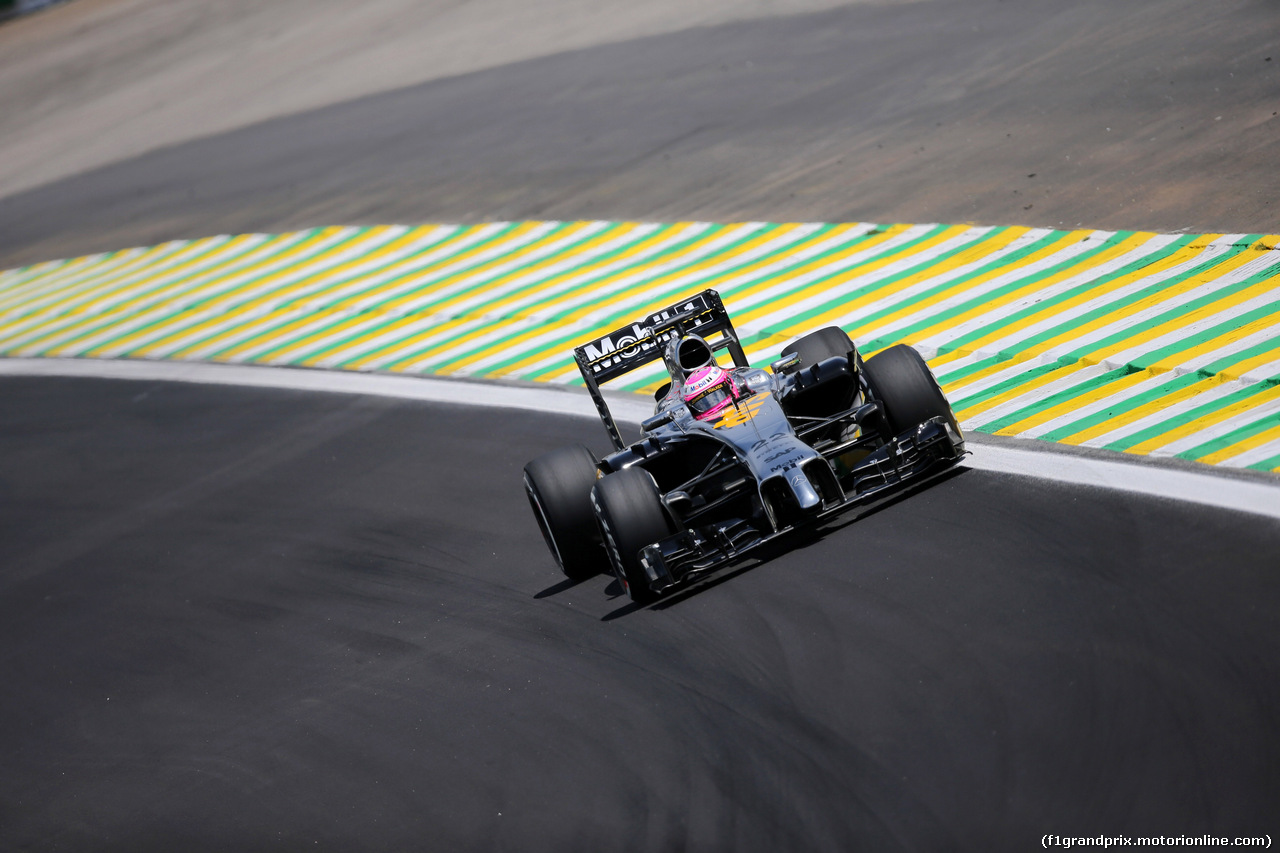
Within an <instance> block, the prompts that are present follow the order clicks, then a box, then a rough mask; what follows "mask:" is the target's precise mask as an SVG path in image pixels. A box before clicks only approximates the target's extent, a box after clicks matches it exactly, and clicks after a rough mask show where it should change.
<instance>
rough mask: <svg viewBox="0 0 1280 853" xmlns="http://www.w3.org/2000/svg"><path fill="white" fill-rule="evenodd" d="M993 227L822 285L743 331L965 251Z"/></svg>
mask: <svg viewBox="0 0 1280 853" xmlns="http://www.w3.org/2000/svg"><path fill="white" fill-rule="evenodd" d="M992 231H995V229H993V228H969V229H965V231H963V232H960V233H959V234H956V236H955V237H952V238H950V240H945V241H942V242H941V243H938V245H937V246H933V247H931V248H928V250H925V251H922V252H911V254H910V255H909V256H906V257H902V259H900V260H896V261H893V263H891V264H886V265H884V266H882V268H879V269H877V270H873V272H869V273H864V274H861V275H856V277H854V278H851V279H849V280H846V282H841V283H840V284H838V286H836V287H832V288H829V289H823V291H820V292H818V293H814V295H813V296H809V297H806V298H803V300H796V301H794V302H791V301H787V302H786V304H785V305H783V306H782V307H780V309H778V310H776V311H772V313H769V314H764V315H762V316H758V318H755V319H754V320H751V321H750V323H748V324H745V325H744V327H742V329H740V333H742V332H745V333H749V334H754V333H762V332H767V330H769V329H771V328H772V327H773V325H774V324H783V325H785V324H787V321H788V320H790V319H791V318H794V316H796V315H799V314H804V313H806V311H810V310H813V309H815V307H819V306H822V305H827V304H829V302H832V301H833V300H836V298H840V297H842V296H846V297H847V296H850V295H852V293H856V292H859V291H861V289H864V288H870V287H872V286H874V284H876V283H878V282H883V280H886V279H888V278H892V277H895V275H899V274H900V273H904V272H906V270H909V269H913V268H915V266H919V265H920V264H927V263H932V261H936V260H937V259H938V257H942V256H945V255H952V254H956V252H960V251H964V250H965V248H966V247H969V246H973V245H974V243H977V242H979V241H980V240H982V238H983V237H986V236H987V234H989V233H991V232H992ZM993 254H995V252H993ZM983 263H989V257H986V259H983ZM952 273H954V270H952ZM803 278H808V277H803ZM940 278H941V277H940ZM803 283H808V282H803ZM783 284H786V286H787V287H788V289H797V288H795V287H792V282H791V280H787V282H783ZM919 288H920V284H915V286H913V287H910V288H906V289H904V291H900V292H897V293H895V295H892V296H890V297H886V298H884V300H879V301H881V302H888V301H891V300H892V301H896V302H904V301H908V300H910V298H911V296H910V295H909V292H911V293H914V292H918V291H919ZM756 301H760V300H756ZM735 307H736V306H735ZM736 310H739V311H741V310H744V309H739V307H736ZM872 311H874V309H872V307H869V306H868V307H864V309H861V310H860V311H859V313H860V314H863V316H865V315H867V314H869V313H872Z"/></svg>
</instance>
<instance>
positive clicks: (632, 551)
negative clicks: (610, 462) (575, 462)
mask: <svg viewBox="0 0 1280 853" xmlns="http://www.w3.org/2000/svg"><path fill="white" fill-rule="evenodd" d="M591 500H592V502H593V503H594V504H595V510H596V520H597V521H598V522H599V524H600V533H601V535H602V537H603V539H604V546H605V551H607V552H608V554H609V562H610V563H612V565H613V572H614V574H615V575H617V577H618V581H619V583H621V584H622V588H623V589H624V590H626V593H627V596H628V597H629V598H630V599H631V600H632V601H635V602H638V603H641V604H645V603H648V602H650V601H652V600H653V599H654V598H655V597H656V596H655V593H654V592H653V590H651V589H650V588H649V577H648V575H646V574H645V573H644V567H643V566H642V565H641V564H640V550H641V549H642V548H644V547H645V546H646V545H652V544H653V543H654V542H657V541H659V540H661V539H665V538H667V537H668V536H670V535H671V534H672V533H675V532H676V531H675V527H674V525H672V523H671V520H670V519H669V518H667V513H666V510H665V509H664V508H663V506H662V499H661V498H660V497H659V495H658V484H657V483H656V482H654V479H653V475H651V474H650V473H649V472H648V471H645V470H644V469H642V468H624V469H623V470H621V471H617V472H615V473H613V474H609V475H607V476H606V477H604V478H603V479H601V480H600V481H599V482H597V483H596V487H595V488H594V489H593V490H592V492H591Z"/></svg>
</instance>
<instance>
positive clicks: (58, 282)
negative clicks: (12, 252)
mask: <svg viewBox="0 0 1280 853" xmlns="http://www.w3.org/2000/svg"><path fill="white" fill-rule="evenodd" d="M149 248H151V247H139V248H136V249H125V250H123V251H120V252H117V253H115V255H113V256H111V257H107V256H105V255H103V256H100V257H101V258H102V261H101V263H98V264H93V265H90V266H87V267H76V268H74V269H72V268H71V265H68V268H66V269H61V270H56V271H54V272H53V273H51V274H50V275H48V276H42V277H41V278H40V279H38V280H36V281H34V282H31V283H30V284H31V286H30V287H24V288H23V289H22V290H20V291H18V292H15V293H13V294H12V295H10V294H5V296H4V298H0V310H4V311H6V312H7V311H8V310H9V309H10V308H11V307H12V306H14V305H18V304H21V305H22V306H23V307H24V308H25V307H26V305H27V303H28V301H29V300H30V299H31V298H32V297H33V296H38V295H40V294H47V293H50V292H54V291H57V292H59V293H71V292H74V289H75V287H76V285H77V284H80V283H81V282H83V281H86V280H95V281H96V280H97V277H98V276H100V275H107V274H110V273H113V272H116V271H120V270H124V269H129V268H131V267H133V266H136V265H137V263H139V260H138V259H139V257H140V256H141V255H142V254H143V253H144V252H146V251H148V249H149ZM141 263H145V260H144V261H141Z"/></svg>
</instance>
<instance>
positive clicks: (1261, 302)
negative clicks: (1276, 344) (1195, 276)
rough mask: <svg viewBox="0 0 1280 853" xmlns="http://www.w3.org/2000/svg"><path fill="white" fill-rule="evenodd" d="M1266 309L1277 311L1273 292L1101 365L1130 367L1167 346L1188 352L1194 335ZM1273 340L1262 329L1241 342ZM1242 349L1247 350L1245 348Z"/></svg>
mask: <svg viewBox="0 0 1280 853" xmlns="http://www.w3.org/2000/svg"><path fill="white" fill-rule="evenodd" d="M1268 306H1272V307H1273V309H1274V310H1280V294H1278V293H1276V292H1274V291H1272V292H1269V293H1264V294H1262V295H1261V296H1256V297H1254V298H1253V299H1250V300H1247V301H1245V302H1241V303H1240V304H1238V305H1234V306H1232V307H1231V308H1227V309H1225V310H1223V311H1217V312H1215V313H1213V314H1209V315H1207V316H1205V317H1203V318H1201V319H1199V320H1196V321H1195V322H1194V323H1188V324H1187V325H1185V326H1180V327H1179V328H1177V329H1173V330H1171V331H1169V332H1166V333H1164V334H1163V335H1160V336H1159V337H1155V338H1152V339H1151V340H1148V341H1143V342H1142V343H1140V344H1135V345H1134V346H1132V347H1129V348H1128V349H1125V350H1121V351H1120V352H1117V353H1112V354H1110V355H1108V356H1107V357H1106V358H1104V359H1103V362H1102V363H1103V364H1106V365H1108V366H1109V367H1112V368H1116V367H1123V366H1125V365H1126V364H1129V363H1131V362H1133V361H1134V360H1136V359H1138V358H1141V357H1142V356H1144V355H1146V354H1147V353H1151V352H1155V351H1156V350H1158V349H1162V348H1164V347H1166V346H1169V345H1170V344H1185V345H1186V346H1187V348H1188V349H1190V348H1191V347H1192V346H1196V345H1195V344H1192V343H1190V342H1189V341H1188V340H1187V339H1188V338H1190V337H1192V336H1194V335H1198V334H1200V333H1201V332H1206V331H1208V330H1210V329H1212V328H1213V327H1214V326H1218V325H1221V324H1223V323H1226V322H1228V321H1230V320H1234V319H1236V318H1237V317H1240V316H1243V315H1245V314H1248V313H1249V312H1251V311H1255V310H1257V309H1259V308H1266V307H1268ZM1238 331H1239V329H1235V330H1233V331H1232V332H1222V333H1219V335H1222V334H1233V333H1236V332H1238ZM1275 337H1276V330H1275V329H1264V330H1262V331H1261V332H1256V333H1254V334H1252V335H1250V336H1248V337H1247V338H1242V339H1241V341H1251V343H1249V344H1248V346H1253V345H1255V344H1260V343H1264V342H1265V341H1268V340H1273V339H1274V338H1275ZM1244 348H1247V347H1244ZM1222 349H1223V350H1224V356H1225V355H1230V354H1231V352H1239V349H1236V348H1233V347H1232V346H1231V345H1230V344H1227V345H1224V347H1223V348H1222Z"/></svg>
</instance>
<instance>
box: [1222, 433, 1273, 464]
mask: <svg viewBox="0 0 1280 853" xmlns="http://www.w3.org/2000/svg"><path fill="white" fill-rule="evenodd" d="M1273 456H1280V439H1276V440H1275V441H1268V442H1267V443H1266V444H1260V445H1258V446H1257V447H1255V448H1253V449H1251V450H1246V451H1245V452H1243V453H1240V454H1238V455H1236V456H1232V457H1230V458H1229V459H1224V460H1222V461H1221V462H1219V463H1218V464H1219V465H1225V466H1227V467H1228V468H1248V467H1249V466H1250V465H1256V464H1258V463H1259V462H1265V461H1266V460H1268V459H1270V458H1271V457H1273Z"/></svg>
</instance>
